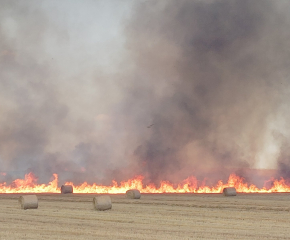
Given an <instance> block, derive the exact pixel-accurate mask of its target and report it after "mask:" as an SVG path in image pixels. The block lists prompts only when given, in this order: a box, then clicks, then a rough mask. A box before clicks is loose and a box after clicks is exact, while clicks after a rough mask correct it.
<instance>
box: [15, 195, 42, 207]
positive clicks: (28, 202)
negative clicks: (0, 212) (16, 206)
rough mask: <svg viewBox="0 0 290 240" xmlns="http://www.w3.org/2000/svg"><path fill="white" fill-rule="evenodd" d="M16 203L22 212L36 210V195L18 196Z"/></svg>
mask: <svg viewBox="0 0 290 240" xmlns="http://www.w3.org/2000/svg"><path fill="white" fill-rule="evenodd" d="M18 202H19V203H20V205H21V208H22V209H24V210H26V209H36V208H38V199H37V196H36V195H23V196H20V197H19V199H18Z"/></svg>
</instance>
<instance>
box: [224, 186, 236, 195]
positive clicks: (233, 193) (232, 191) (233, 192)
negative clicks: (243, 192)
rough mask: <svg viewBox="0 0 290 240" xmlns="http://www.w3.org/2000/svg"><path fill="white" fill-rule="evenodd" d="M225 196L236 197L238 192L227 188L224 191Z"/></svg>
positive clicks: (232, 188)
mask: <svg viewBox="0 0 290 240" xmlns="http://www.w3.org/2000/svg"><path fill="white" fill-rule="evenodd" d="M223 194H224V196H227V197H228V196H236V195H237V191H236V189H235V188H234V187H226V188H224V190H223Z"/></svg>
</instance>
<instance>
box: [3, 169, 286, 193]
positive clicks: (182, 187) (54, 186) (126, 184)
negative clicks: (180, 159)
mask: <svg viewBox="0 0 290 240" xmlns="http://www.w3.org/2000/svg"><path fill="white" fill-rule="evenodd" d="M143 179H144V177H143V176H137V177H135V178H133V179H129V180H128V181H123V182H121V183H120V184H118V183H117V182H116V181H112V184H111V186H103V185H97V184H96V183H94V184H92V185H90V184H88V183H87V182H84V183H82V184H81V185H74V184H73V183H72V182H66V183H65V184H69V185H72V186H73V188H74V193H110V194H115V193H124V192H126V191H127V190H128V189H138V190H140V192H142V193H221V192H222V190H223V188H225V187H235V188H236V190H237V192H243V193H272V192H290V185H287V183H286V181H285V180H284V179H283V178H281V179H280V180H277V179H271V180H269V181H271V182H272V187H271V188H268V189H267V188H266V187H263V188H258V187H256V186H255V185H253V184H250V185H249V184H248V183H246V182H244V178H242V177H239V176H237V175H235V174H231V175H230V176H229V179H228V182H227V183H223V182H222V181H218V183H217V184H216V186H213V187H210V186H206V185H205V183H204V182H202V183H201V184H200V183H199V181H198V180H197V179H196V178H195V177H188V178H187V179H185V180H184V181H182V183H180V184H178V185H175V184H172V183H170V182H168V181H161V182H160V187H158V188H157V187H156V186H155V185H154V184H149V185H146V186H144V184H143ZM0 193H60V187H58V175H57V174H53V180H52V181H51V182H49V183H48V184H37V178H36V177H35V176H34V174H33V173H29V174H26V175H25V178H24V179H16V180H14V181H13V182H12V183H11V184H10V185H7V184H6V182H4V183H0Z"/></svg>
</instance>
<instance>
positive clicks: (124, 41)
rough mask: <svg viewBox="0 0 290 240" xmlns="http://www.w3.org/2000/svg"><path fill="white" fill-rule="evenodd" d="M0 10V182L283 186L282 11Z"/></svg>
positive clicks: (99, 6)
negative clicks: (32, 177)
mask: <svg viewBox="0 0 290 240" xmlns="http://www.w3.org/2000/svg"><path fill="white" fill-rule="evenodd" d="M0 5H1V8H0V20H1V21H0V68H1V69H0V163H1V169H0V171H2V172H7V173H9V174H7V176H6V178H7V179H8V180H9V178H10V179H13V178H15V177H16V176H17V177H18V176H23V174H24V173H28V172H30V171H32V172H34V173H35V174H36V175H37V176H38V177H39V178H40V179H41V180H42V181H44V182H47V181H48V180H49V179H50V178H51V176H52V174H53V173H58V174H60V179H61V180H62V181H64V180H73V181H76V182H82V181H90V182H96V181H97V182H103V183H106V182H109V181H111V180H112V179H117V180H124V179H128V178H130V177H133V176H134V175H137V174H142V175H144V176H145V177H146V179H148V181H150V182H158V181H160V180H163V179H165V180H167V179H169V180H172V181H180V180H182V179H184V178H186V177H188V176H189V175H200V176H203V177H205V176H207V175H208V173H209V172H210V171H212V169H217V172H219V173H220V174H221V176H223V174H225V175H226V174H228V171H231V170H232V169H239V168H270V169H273V168H275V169H277V171H278V172H277V174H278V175H279V176H280V175H283V176H285V177H288V175H289V177H290V151H289V149H288V143H289V140H288V139H289V127H288V122H289V116H288V111H289V106H288V102H289V96H290V95H289V90H290V88H289V70H288V66H289V61H290V58H289V57H290V54H289V49H290V48H289V47H290V44H289V41H288V39H289V37H290V36H289V35H290V33H289V31H288V29H289V24H290V17H289V16H290V14H289V12H290V4H289V3H288V1H284V0H278V1H275V2H274V1H268V0H265V1H262V0H258V1H255V2H253V1H248V0H245V1H238V0H233V1H229V0H217V1H211V0H208V1H198V0H196V1H187V0H181V1H178V2H177V1H173V0H172V1H171V0H170V1H169V0H168V1H162V0H160V1H151V0H148V1H134V0H122V1H117V0H108V1H105V0H99V1H90V0H85V1H74V0H73V1H71V0H70V1H68V0H65V1H48V0H44V1H33V0H30V1H15V0H12V1H11V0H10V1H8V0H0ZM228 169H231V170H228ZM0 180H1V179H0Z"/></svg>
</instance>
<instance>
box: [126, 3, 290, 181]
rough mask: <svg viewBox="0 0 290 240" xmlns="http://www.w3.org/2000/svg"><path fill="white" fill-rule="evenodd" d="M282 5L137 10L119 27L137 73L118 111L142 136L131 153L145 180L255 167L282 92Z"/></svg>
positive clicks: (285, 24) (144, 6) (285, 55)
mask: <svg viewBox="0 0 290 240" xmlns="http://www.w3.org/2000/svg"><path fill="white" fill-rule="evenodd" d="M289 7H290V5H289V3H288V2H285V1H275V2H273V1H226V0H220V1H178V2H177V1H158V4H152V2H150V1H145V2H143V3H139V4H137V6H136V7H135V9H134V13H133V17H132V19H130V22H129V23H128V25H127V28H126V33H127V36H128V39H127V46H128V48H129V49H130V52H131V56H132V59H133V61H134V66H135V71H134V75H133V76H132V77H131V80H130V86H131V87H130V89H129V90H128V97H127V100H126V101H125V103H124V106H123V108H124V109H125V111H128V116H129V118H132V119H131V121H132V122H133V123H135V124H136V123H137V124H138V125H139V127H140V128H141V127H143V128H144V130H143V131H138V130H137V129H136V132H137V134H138V133H139V135H138V137H137V139H138V140H139V141H138V144H139V146H138V147H136V149H135V152H134V154H135V159H137V160H138V161H139V165H140V166H142V170H141V171H143V173H144V172H145V173H147V174H148V177H149V178H150V179H151V180H152V181H154V182H157V181H159V180H161V179H168V178H169V179H175V178H179V179H180V178H181V176H184V175H190V174H192V173H194V174H195V175H202V174H203V175H206V174H205V173H206V172H208V173H209V172H212V169H218V172H219V173H218V174H219V175H223V173H225V172H227V169H229V171H232V169H240V168H244V167H246V168H247V167H255V164H256V163H257V161H258V159H257V156H258V155H259V154H260V153H261V152H262V151H263V150H264V148H265V147H267V146H265V143H266V138H267V134H268V132H269V131H270V130H269V124H270V123H271V122H273V121H275V116H276V114H277V113H278V107H279V105H280V104H281V102H283V101H284V100H285V99H284V97H283V93H284V94H285V92H283V89H285V88H289V70H288V65H289V61H290V58H289V50H288V49H289V44H290V42H289V41H288V39H289V31H288V30H287V29H288V28H289V23H290V22H289V17H288V13H287V12H288V11H287V10H286V9H288V10H289ZM146 121H147V125H151V127H150V128H146ZM152 124H154V125H152ZM145 131H148V132H149V133H145Z"/></svg>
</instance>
